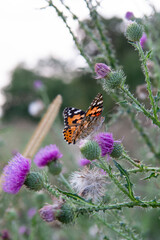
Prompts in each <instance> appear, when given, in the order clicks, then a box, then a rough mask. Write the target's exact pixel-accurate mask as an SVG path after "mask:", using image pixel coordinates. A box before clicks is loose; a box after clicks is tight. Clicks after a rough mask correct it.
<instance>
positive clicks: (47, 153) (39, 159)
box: [34, 144, 63, 167]
mask: <svg viewBox="0 0 160 240" xmlns="http://www.w3.org/2000/svg"><path fill="white" fill-rule="evenodd" d="M61 157H63V154H62V153H61V152H60V151H59V149H58V147H57V146H56V145H52V144H50V145H49V146H45V147H44V148H41V149H40V150H39V151H38V153H37V154H36V156H35V158H34V162H35V164H36V165H37V166H38V167H44V166H46V165H47V164H48V163H50V162H52V161H56V160H58V159H59V158H61Z"/></svg>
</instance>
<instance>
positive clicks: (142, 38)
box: [140, 33, 147, 48]
mask: <svg viewBox="0 0 160 240" xmlns="http://www.w3.org/2000/svg"><path fill="white" fill-rule="evenodd" d="M146 42H147V35H146V33H143V35H142V37H141V39H140V45H141V47H142V48H144V46H145V44H146Z"/></svg>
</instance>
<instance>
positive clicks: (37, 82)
mask: <svg viewBox="0 0 160 240" xmlns="http://www.w3.org/2000/svg"><path fill="white" fill-rule="evenodd" d="M33 87H34V89H36V90H40V89H42V88H43V83H42V81H41V80H35V81H34V83H33Z"/></svg>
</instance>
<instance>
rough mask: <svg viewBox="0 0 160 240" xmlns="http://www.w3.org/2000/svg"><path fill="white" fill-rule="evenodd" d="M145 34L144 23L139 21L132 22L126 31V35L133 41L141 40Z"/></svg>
mask: <svg viewBox="0 0 160 240" xmlns="http://www.w3.org/2000/svg"><path fill="white" fill-rule="evenodd" d="M142 34H143V27H142V25H140V24H138V23H137V22H135V21H134V22H131V23H130V24H129V25H128V27H127V31H126V37H127V39H128V40H129V41H131V42H139V41H140V39H141V37H142Z"/></svg>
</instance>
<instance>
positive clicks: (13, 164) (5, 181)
mask: <svg viewBox="0 0 160 240" xmlns="http://www.w3.org/2000/svg"><path fill="white" fill-rule="evenodd" d="M30 167H31V160H30V159H27V158H24V157H23V156H22V155H21V154H20V153H17V154H16V155H15V156H14V157H13V158H12V160H11V161H10V162H9V163H8V165H7V166H5V168H4V169H3V174H2V178H1V181H2V188H3V191H5V192H7V193H11V194H16V193H17V192H18V191H19V190H20V188H21V187H22V185H23V184H24V182H25V180H26V177H27V175H28V173H29V171H30Z"/></svg>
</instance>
